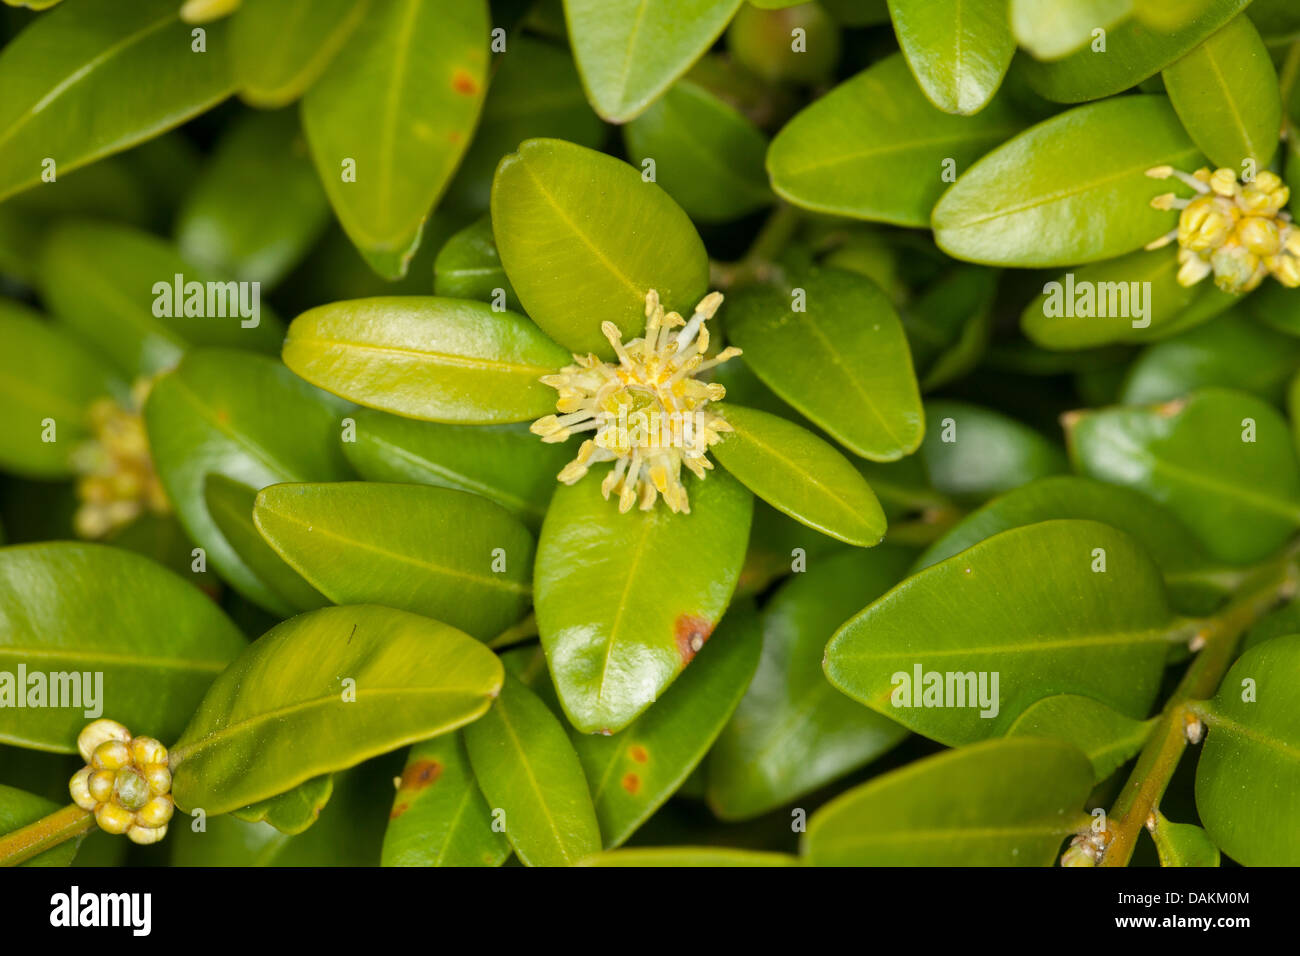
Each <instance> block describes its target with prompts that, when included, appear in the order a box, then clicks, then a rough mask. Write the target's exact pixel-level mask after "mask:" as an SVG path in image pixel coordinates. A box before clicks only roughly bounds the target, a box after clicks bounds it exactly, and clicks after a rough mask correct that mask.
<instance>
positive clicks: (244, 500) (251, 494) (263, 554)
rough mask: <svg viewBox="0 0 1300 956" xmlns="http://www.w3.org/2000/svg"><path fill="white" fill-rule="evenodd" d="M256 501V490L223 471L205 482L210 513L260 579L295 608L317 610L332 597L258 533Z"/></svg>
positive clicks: (283, 600) (219, 530)
mask: <svg viewBox="0 0 1300 956" xmlns="http://www.w3.org/2000/svg"><path fill="white" fill-rule="evenodd" d="M256 500H257V489H255V488H251V487H249V486H248V485H246V484H244V483H243V482H239V481H233V480H232V479H230V478H227V477H226V476H225V475H222V474H211V475H208V477H207V479H206V480H205V481H204V483H203V504H204V506H205V507H206V508H207V513H208V516H209V517H210V518H211V519H212V523H213V524H214V525H216V528H217V531H218V532H219V533H220V534H221V536H222V537H223V538H224V539H225V540H226V542H227V543H228V544H229V545H230V546H231V547H232V548H233V549H234V550H235V553H236V554H238V555H239V557H240V559H241V560H242V561H243V562H244V564H246V565H247V566H248V567H249V568H250V569H251V570H252V572H253V574H254V575H256V577H257V580H258V581H259V582H261V583H262V584H264V585H265V586H266V587H267V588H269V589H270V590H271V592H272V593H273V594H275V596H276V597H277V598H279V599H280V600H281V601H282V602H283V603H284V605H285V606H286V607H290V608H293V609H294V611H314V610H315V609H316V608H318V607H324V606H325V605H327V604H329V603H330V600H329V598H327V597H325V596H324V595H323V594H321V593H320V592H319V591H317V590H316V589H315V588H314V587H312V586H311V585H310V584H308V583H307V582H306V581H304V580H303V578H302V575H300V574H298V572H297V571H295V570H294V569H293V568H291V567H289V565H288V564H286V563H285V561H284V559H283V558H281V557H280V556H279V555H278V554H276V553H275V551H274V550H272V549H271V546H270V545H269V544H267V543H266V540H265V539H264V538H263V537H262V535H261V533H260V532H258V530H257V526H256V525H254V524H253V504H254V502H255V501H256ZM187 553H188V552H187Z"/></svg>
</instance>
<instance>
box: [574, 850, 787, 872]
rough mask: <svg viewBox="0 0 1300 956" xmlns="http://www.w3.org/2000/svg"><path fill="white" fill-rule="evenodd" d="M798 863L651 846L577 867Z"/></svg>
mask: <svg viewBox="0 0 1300 956" xmlns="http://www.w3.org/2000/svg"><path fill="white" fill-rule="evenodd" d="M798 865H799V860H798V859H797V858H795V857H793V856H789V855H787V854H785V853H761V852H759V851H757V850H733V849H731V848H729V847H712V846H654V847H636V848H633V849H630V850H607V851H605V852H604V853H598V854H596V855H595V856H589V857H587V859H585V860H583V861H582V862H581V863H580V864H579V866H635V867H644V866H656V867H657V866H673V867H679V866H691V867H694V866H703V867H709V868H714V867H721V866H727V867H730V866H743V867H749V866H763V867H767V866H798Z"/></svg>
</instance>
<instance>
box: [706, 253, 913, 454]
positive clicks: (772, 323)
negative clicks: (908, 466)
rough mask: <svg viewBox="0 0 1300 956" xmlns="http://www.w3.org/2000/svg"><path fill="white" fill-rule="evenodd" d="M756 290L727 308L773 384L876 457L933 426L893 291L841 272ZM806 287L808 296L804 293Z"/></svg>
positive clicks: (907, 449) (857, 449)
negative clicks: (923, 404) (927, 422)
mask: <svg viewBox="0 0 1300 956" xmlns="http://www.w3.org/2000/svg"><path fill="white" fill-rule="evenodd" d="M785 285H786V286H787V287H786V288H777V287H775V286H761V287H751V288H750V289H748V290H745V291H744V292H742V293H741V294H740V295H737V296H735V298H734V300H733V301H732V303H731V307H730V309H728V310H727V311H726V317H727V319H726V321H727V334H728V336H729V337H730V339H731V341H733V342H734V343H735V344H736V345H739V346H740V347H741V348H742V349H743V350H744V352H745V360H746V362H747V363H748V365H749V367H750V368H752V369H753V370H754V372H755V373H756V374H757V375H758V377H759V378H761V379H762V380H763V382H764V383H765V384H766V385H768V386H769V387H770V388H771V389H772V391H774V392H776V393H777V395H779V396H780V397H781V398H783V399H785V400H786V401H787V402H789V403H790V404H791V405H793V406H794V407H795V408H796V409H798V410H799V411H800V412H802V413H803V414H805V415H807V416H808V417H809V418H810V419H812V421H813V422H815V423H816V424H818V425H820V426H821V427H822V428H824V429H825V430H826V431H827V432H829V433H830V435H831V436H832V437H833V438H835V439H836V440H837V441H839V442H840V443H841V444H842V445H844V446H845V447H846V448H848V449H849V450H850V451H852V452H854V453H855V454H857V455H861V456H862V457H864V458H870V459H871V460H873V461H894V460H896V459H898V458H901V457H903V456H904V455H909V454H911V453H912V452H914V451H916V449H917V447H918V446H919V445H920V444H921V437H922V435H923V434H924V430H925V419H924V416H923V414H922V410H921V396H920V390H919V388H918V386H917V383H916V375H915V373H914V372H913V371H912V361H911V353H910V351H909V349H908V344H907V336H906V335H905V334H904V333H903V326H902V323H901V322H900V321H899V319H898V314H897V313H896V312H895V311H894V307H893V305H892V304H890V302H889V299H888V297H887V296H886V295H885V294H884V293H883V292H881V291H880V289H879V288H878V287H877V286H876V285H875V284H874V283H873V282H872V281H871V280H870V279H867V278H864V277H863V276H860V275H857V274H856V273H852V272H845V271H843V270H840V269H820V270H814V271H811V272H807V273H804V274H800V275H793V276H790V277H788V278H787V280H786V283H785ZM800 293H802V294H800Z"/></svg>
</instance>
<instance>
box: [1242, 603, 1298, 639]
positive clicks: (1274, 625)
mask: <svg viewBox="0 0 1300 956" xmlns="http://www.w3.org/2000/svg"><path fill="white" fill-rule="evenodd" d="M1287 634H1300V602H1297V601H1295V600H1291V601H1288V602H1287V603H1286V604H1283V605H1282V606H1281V607H1279V608H1276V609H1275V610H1273V611H1271V612H1269V613H1268V614H1265V615H1264V616H1263V617H1262V618H1260V619H1259V622H1258V623H1257V624H1256V625H1255V626H1254V627H1252V628H1251V629H1250V630H1249V631H1247V632H1246V636H1245V638H1244V639H1243V640H1242V642H1241V648H1240V650H1241V651H1242V652H1245V651H1247V650H1249V649H1250V648H1252V647H1254V646H1255V645H1256V644H1262V643H1263V642H1264V641H1270V640H1272V639H1273V638H1275V637H1283V636H1285V635H1287Z"/></svg>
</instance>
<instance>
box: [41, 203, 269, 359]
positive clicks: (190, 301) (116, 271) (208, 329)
mask: <svg viewBox="0 0 1300 956" xmlns="http://www.w3.org/2000/svg"><path fill="white" fill-rule="evenodd" d="M178 276H179V278H177V277H178ZM40 287H41V294H42V297H43V298H44V301H45V304H46V306H47V307H48V308H49V310H50V311H51V313H53V315H54V316H55V318H57V319H58V320H59V321H60V322H62V323H64V324H65V325H67V326H69V327H70V328H72V329H74V330H75V331H76V332H77V334H78V335H79V336H80V337H81V338H82V339H83V340H84V341H86V342H88V343H90V344H91V345H93V346H94V347H95V348H96V349H97V350H99V351H100V352H102V353H103V354H104V355H106V356H107V357H108V358H109V359H111V360H112V361H113V364H114V365H116V366H117V368H118V369H120V370H121V371H122V372H123V373H125V374H127V375H133V376H135V375H151V374H153V373H155V372H159V371H162V370H164V369H167V368H170V367H172V366H173V365H175V364H176V363H177V362H178V361H179V360H180V357H181V355H182V354H184V352H185V351H186V350H187V349H189V348H191V347H194V346H218V347H223V348H244V349H252V350H256V351H259V352H273V351H275V349H276V348H277V347H278V346H279V344H280V340H281V338H282V337H283V335H284V326H283V325H282V324H281V322H280V320H279V319H278V318H277V317H276V316H275V314H274V313H273V312H272V311H271V309H270V308H269V307H266V306H264V305H263V304H262V302H261V294H260V290H258V289H254V288H252V287H250V286H242V287H241V286H238V285H237V284H236V283H233V282H227V281H226V280H225V279H224V278H221V277H218V276H216V275H215V274H214V273H211V272H209V271H207V270H205V269H200V268H198V267H196V266H195V265H193V264H191V263H189V262H187V261H186V260H185V259H184V258H182V257H181V255H180V254H179V253H177V252H176V250H175V249H174V248H173V247H172V246H171V245H169V244H168V243H166V242H164V241H162V240H160V239H158V238H156V237H154V236H151V235H149V234H148V233H145V232H141V231H140V230H137V229H134V228H132V227H130V226H121V225H115V224H109V223H97V222H91V221H89V220H86V221H78V222H68V223H66V224H63V225H60V226H59V227H57V228H56V229H55V230H54V231H53V232H52V233H51V234H50V236H49V238H48V239H47V240H46V244H45V248H44V251H43V253H42V255H41V265H40Z"/></svg>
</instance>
